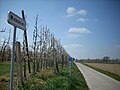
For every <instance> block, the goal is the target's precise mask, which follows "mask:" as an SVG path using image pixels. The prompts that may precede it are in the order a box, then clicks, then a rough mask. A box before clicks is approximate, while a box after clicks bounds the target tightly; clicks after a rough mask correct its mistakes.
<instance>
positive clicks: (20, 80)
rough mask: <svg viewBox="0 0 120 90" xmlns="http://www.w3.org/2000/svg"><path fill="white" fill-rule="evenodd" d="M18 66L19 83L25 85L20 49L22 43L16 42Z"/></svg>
mask: <svg viewBox="0 0 120 90" xmlns="http://www.w3.org/2000/svg"><path fill="white" fill-rule="evenodd" d="M16 62H17V63H16V64H17V66H16V67H17V77H18V83H19V84H22V83H23V74H22V60H21V48H20V42H18V41H17V42H16Z"/></svg>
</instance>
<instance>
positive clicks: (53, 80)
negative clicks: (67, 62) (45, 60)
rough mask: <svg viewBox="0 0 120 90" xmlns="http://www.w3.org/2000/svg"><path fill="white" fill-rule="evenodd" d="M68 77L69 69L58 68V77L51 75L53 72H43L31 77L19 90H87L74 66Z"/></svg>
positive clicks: (84, 82)
mask: <svg viewBox="0 0 120 90" xmlns="http://www.w3.org/2000/svg"><path fill="white" fill-rule="evenodd" d="M71 72H72V74H71V75H70V73H69V69H67V68H66V67H64V68H60V73H59V74H58V75H54V74H53V70H52V69H49V70H45V71H44V70H43V71H40V73H37V74H35V75H32V78H31V79H29V80H28V81H26V82H25V83H24V86H20V87H19V89H20V90H24V89H25V90H89V89H88V86H87V84H86V81H85V79H84V77H83V75H82V74H81V72H80V71H79V69H78V68H77V66H76V65H75V64H74V65H73V69H72V70H71Z"/></svg>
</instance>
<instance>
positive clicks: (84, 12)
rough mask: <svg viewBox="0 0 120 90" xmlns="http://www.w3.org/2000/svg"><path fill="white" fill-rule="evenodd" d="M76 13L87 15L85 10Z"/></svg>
mask: <svg viewBox="0 0 120 90" xmlns="http://www.w3.org/2000/svg"><path fill="white" fill-rule="evenodd" d="M77 13H78V14H79V15H87V13H88V11H87V10H85V9H81V10H79V11H77Z"/></svg>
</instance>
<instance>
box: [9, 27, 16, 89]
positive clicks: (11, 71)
mask: <svg viewBox="0 0 120 90" xmlns="http://www.w3.org/2000/svg"><path fill="white" fill-rule="evenodd" d="M15 41H16V27H15V26H14V34H13V45H12V56H11V68H10V90H13V79H14V53H15Z"/></svg>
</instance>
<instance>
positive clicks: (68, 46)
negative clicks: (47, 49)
mask: <svg viewBox="0 0 120 90" xmlns="http://www.w3.org/2000/svg"><path fill="white" fill-rule="evenodd" d="M63 47H64V48H66V49H73V48H79V47H81V45H80V44H67V45H64V46H63Z"/></svg>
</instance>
